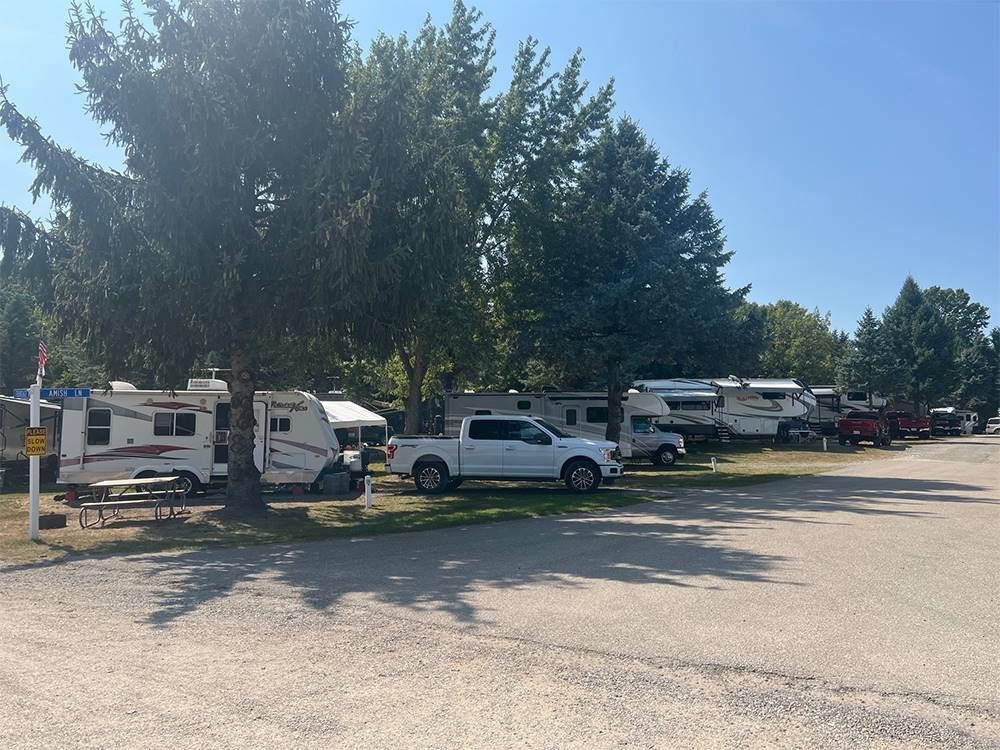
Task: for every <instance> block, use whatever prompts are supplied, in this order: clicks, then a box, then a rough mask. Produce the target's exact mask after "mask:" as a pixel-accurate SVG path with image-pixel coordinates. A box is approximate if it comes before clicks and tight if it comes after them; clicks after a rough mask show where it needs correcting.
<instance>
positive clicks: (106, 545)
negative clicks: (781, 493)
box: [0, 443, 905, 563]
mask: <svg viewBox="0 0 1000 750" xmlns="http://www.w3.org/2000/svg"><path fill="white" fill-rule="evenodd" d="M692 449H693V452H692V453H691V454H689V455H688V456H687V457H685V458H684V459H683V460H681V461H679V462H678V463H677V464H676V465H674V466H672V467H669V468H662V467H654V466H651V465H649V464H640V463H636V464H630V465H629V466H628V468H627V473H626V478H625V479H624V480H622V481H620V482H618V483H617V484H615V485H614V486H610V487H607V488H602V489H601V490H600V491H598V492H596V493H594V494H591V495H574V494H571V493H569V492H568V491H566V490H565V489H564V488H563V486H562V485H561V484H538V485H533V484H528V483H524V484H520V483H518V484H509V483H508V484H493V483H489V482H469V483H467V484H464V485H462V487H460V488H459V489H458V490H456V491H454V492H451V493H448V494H443V495H436V496H433V497H428V496H424V495H417V494H416V493H415V492H414V491H413V485H412V484H411V483H410V482H409V480H407V481H402V480H399V479H397V478H396V477H393V476H388V475H385V474H384V473H381V472H380V471H379V470H380V469H381V466H380V465H375V466H373V467H372V468H373V469H374V470H375V489H376V494H375V500H374V507H373V508H371V509H370V510H366V509H365V507H364V498H363V497H360V498H352V499H347V500H329V499H321V498H317V497H316V496H310V495H307V496H304V497H292V496H290V495H280V496H274V497H273V498H272V499H271V500H270V502H271V503H272V504H271V510H270V511H269V512H268V513H267V515H266V516H265V517H262V518H257V519H253V520H248V521H246V522H240V521H233V520H228V519H227V520H220V519H218V518H216V517H215V516H214V515H213V511H216V510H218V508H219V505H217V504H212V499H211V498H205V499H203V500H201V501H200V502H202V503H203V504H199V505H196V506H193V507H192V508H191V509H190V510H191V512H190V513H189V514H187V515H185V516H182V517H181V518H179V519H174V520H168V521H163V522H160V523H156V522H155V521H153V520H152V511H151V510H150V509H148V508H141V509H132V510H125V511H123V516H124V517H123V518H122V519H120V520H112V521H110V522H109V523H108V524H107V526H105V527H104V528H91V529H81V528H80V526H79V523H78V521H77V514H78V512H79V511H77V510H75V509H73V508H67V507H65V506H63V505H62V504H60V503H55V502H53V500H52V497H53V494H54V493H53V492H48V493H44V494H43V495H42V503H41V507H42V513H66V514H67V524H68V525H67V528H65V529H54V530H43V531H42V532H41V536H42V541H41V542H39V543H33V542H30V541H28V539H27V516H28V500H27V495H26V494H23V493H2V494H0V561H2V562H8V563H9V562H32V561H38V560H59V559H64V558H67V557H70V556H75V555H106V554H114V555H120V554H131V553H140V552H158V551H164V550H179V549H202V548H205V547H212V546H219V545H230V546H231V545H245V544H265V543H273V542H295V541H308V540H316V539H327V538H331V537H344V536H367V535H370V534H386V533H393V532H401V531H416V530H421V529H431V528H438V527H443V526H464V525H469V524H476V523H487V522H490V521H506V520H512V519H516V518H529V517H532V516H542V515H550V514H556V513H572V512H578V511H592V510H598V509H601V508H611V507H619V506H623V505H631V504H634V503H638V502H642V501H643V500H646V499H650V498H652V497H656V496H660V497H662V491H663V490H669V489H671V488H678V489H681V488H684V487H725V486H738V485H746V484H754V483H758V482H767V481H772V480H775V479H784V478H788V477H795V476H803V475H807V474H815V473H819V472H823V471H829V470H831V469H834V468H837V467H838V466H843V465H846V464H849V463H853V462H856V461H865V460H871V459H875V458H885V457H887V456H892V455H898V451H901V450H905V449H904V448H897V446H895V445H894V446H893V448H892V449H888V450H886V449H872V448H864V447H861V448H859V447H850V446H848V447H840V446H837V445H836V444H835V443H831V444H830V446H829V452H826V453H824V452H823V451H822V447H821V446H820V445H804V446H796V445H791V446H766V447H765V446H760V445H727V446H721V445H719V446H708V445H697V446H692ZM712 456H716V457H717V459H718V469H719V471H718V473H714V474H713V473H712V467H711V457H712ZM621 488H628V489H629V490H639V491H629V492H621V491H619V490H620V489H621ZM644 489H649V490H654V491H655V492H653V493H650V494H644V493H643V492H642V491H641V490H644Z"/></svg>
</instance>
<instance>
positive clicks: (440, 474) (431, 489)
mask: <svg viewBox="0 0 1000 750" xmlns="http://www.w3.org/2000/svg"><path fill="white" fill-rule="evenodd" d="M413 483H414V484H415V485H416V486H417V492H421V493H423V494H425V495H434V494H437V493H439V492H444V491H445V489H446V488H447V487H448V467H447V466H445V465H444V464H442V463H437V462H428V463H421V464H417V465H416V466H415V467H414V468H413Z"/></svg>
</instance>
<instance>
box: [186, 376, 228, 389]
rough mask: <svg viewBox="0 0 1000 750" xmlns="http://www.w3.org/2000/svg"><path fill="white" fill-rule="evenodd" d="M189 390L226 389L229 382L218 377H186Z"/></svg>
mask: <svg viewBox="0 0 1000 750" xmlns="http://www.w3.org/2000/svg"><path fill="white" fill-rule="evenodd" d="M187 389H188V390H189V391H228V390H229V384H228V383H226V381H225V380H219V379H218V378H188V387H187Z"/></svg>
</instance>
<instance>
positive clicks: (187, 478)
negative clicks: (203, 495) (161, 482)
mask: <svg viewBox="0 0 1000 750" xmlns="http://www.w3.org/2000/svg"><path fill="white" fill-rule="evenodd" d="M177 477H178V479H177V489H178V491H179V492H180V494H182V495H183V496H184V497H194V496H195V495H197V494H198V491H199V490H200V489H201V482H200V481H198V477H196V476H195V475H194V474H192V473H191V472H189V471H181V472H179V473H178V474H177Z"/></svg>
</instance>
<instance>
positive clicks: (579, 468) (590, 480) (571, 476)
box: [565, 461, 601, 492]
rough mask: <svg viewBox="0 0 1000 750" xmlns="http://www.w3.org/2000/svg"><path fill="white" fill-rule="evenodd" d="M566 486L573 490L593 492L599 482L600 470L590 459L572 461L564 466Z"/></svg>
mask: <svg viewBox="0 0 1000 750" xmlns="http://www.w3.org/2000/svg"><path fill="white" fill-rule="evenodd" d="M565 478H566V486H567V487H568V488H569V489H570V490H571V491H573V492H593V491H594V490H596V489H597V487H598V485H600V483H601V472H600V470H599V469H598V468H597V466H595V465H594V464H593V463H591V462H590V461H574V462H573V463H571V464H570V465H569V466H567V467H566V474H565Z"/></svg>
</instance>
